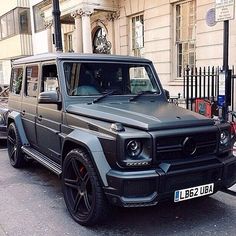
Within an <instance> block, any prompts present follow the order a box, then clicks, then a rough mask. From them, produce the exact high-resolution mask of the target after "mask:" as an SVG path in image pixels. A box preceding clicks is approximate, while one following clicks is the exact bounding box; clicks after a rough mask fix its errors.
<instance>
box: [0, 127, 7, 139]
mask: <svg viewBox="0 0 236 236" xmlns="http://www.w3.org/2000/svg"><path fill="white" fill-rule="evenodd" d="M6 138H7V126H6V125H0V139H6Z"/></svg>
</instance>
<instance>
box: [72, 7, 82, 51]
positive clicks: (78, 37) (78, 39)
mask: <svg viewBox="0 0 236 236" xmlns="http://www.w3.org/2000/svg"><path fill="white" fill-rule="evenodd" d="M71 16H72V17H73V18H74V19H75V32H74V33H75V39H74V46H73V48H74V50H75V52H77V53H82V52H83V37H82V20H81V14H80V12H78V11H75V12H73V13H71Z"/></svg>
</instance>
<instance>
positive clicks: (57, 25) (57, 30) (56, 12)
mask: <svg viewBox="0 0 236 236" xmlns="http://www.w3.org/2000/svg"><path fill="white" fill-rule="evenodd" d="M60 15H61V12H60V6H59V0H52V16H53V25H54V35H55V47H56V51H57V52H62V51H63V49H62V38H61V20H60Z"/></svg>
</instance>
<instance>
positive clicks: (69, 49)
mask: <svg viewBox="0 0 236 236" xmlns="http://www.w3.org/2000/svg"><path fill="white" fill-rule="evenodd" d="M65 39H66V51H67V52H74V50H73V35H72V33H68V34H65Z"/></svg>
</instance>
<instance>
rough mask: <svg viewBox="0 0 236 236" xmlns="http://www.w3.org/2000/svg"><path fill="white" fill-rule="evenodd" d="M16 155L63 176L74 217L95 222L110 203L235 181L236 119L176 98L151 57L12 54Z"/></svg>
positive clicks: (11, 140) (138, 202)
mask: <svg viewBox="0 0 236 236" xmlns="http://www.w3.org/2000/svg"><path fill="white" fill-rule="evenodd" d="M9 109H10V113H9V115H8V124H7V126H8V139H7V143H8V153H9V158H10V163H11V165H12V166H13V167H15V168H20V167H23V166H25V165H26V164H27V162H28V160H30V159H33V160H36V161H38V162H40V163H41V164H42V165H44V166H45V167H47V168H49V169H50V170H51V171H53V172H54V173H56V174H57V175H59V176H60V177H61V181H62V189H63V194H64V199H65V203H66V205H67V208H68V210H69V212H70V214H71V216H72V217H73V219H74V220H75V221H76V222H78V223H80V224H82V225H93V224H95V223H97V222H99V221H100V220H102V219H104V217H105V216H106V215H107V214H108V211H109V208H110V206H111V205H112V204H113V205H117V206H122V207H143V206H151V205H156V204H157V203H158V202H160V201H164V200H170V201H173V202H180V201H183V200H188V199H192V198H196V197H202V196H205V195H210V194H213V193H215V192H216V191H218V190H220V189H222V188H227V187H230V186H232V185H233V184H234V183H235V182H236V157H234V156H233V155H232V147H231V145H230V125H228V124H227V123H221V124H216V123H215V122H214V121H213V120H212V119H209V118H206V117H204V116H202V115H200V114H197V113H194V112H191V111H189V110H186V109H183V108H181V107H177V106H175V105H173V104H170V103H168V99H167V93H166V92H165V90H164V89H163V88H162V86H161V83H160V81H159V78H158V76H157V73H156V72H155V69H154V66H153V64H152V63H151V61H149V60H147V59H143V58H136V57H127V56H113V55H94V54H93V55H86V54H81V55H80V54H76V53H68V54H66V53H53V54H42V55H36V56H32V57H28V58H23V59H19V60H16V61H14V62H13V65H12V74H11V85H10V94H9Z"/></svg>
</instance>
